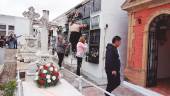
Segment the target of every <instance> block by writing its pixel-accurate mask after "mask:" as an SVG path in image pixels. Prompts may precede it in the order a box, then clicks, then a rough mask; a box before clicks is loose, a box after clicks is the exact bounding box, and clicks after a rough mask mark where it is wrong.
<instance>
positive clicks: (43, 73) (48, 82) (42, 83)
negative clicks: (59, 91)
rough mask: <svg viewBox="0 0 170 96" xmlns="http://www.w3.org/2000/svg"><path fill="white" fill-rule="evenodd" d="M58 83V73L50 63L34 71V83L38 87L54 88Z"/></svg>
mask: <svg viewBox="0 0 170 96" xmlns="http://www.w3.org/2000/svg"><path fill="white" fill-rule="evenodd" d="M58 81H59V72H58V69H57V67H55V66H54V65H53V64H52V63H48V64H45V65H41V66H39V67H38V69H37V71H36V77H35V82H36V83H37V85H38V86H39V87H51V86H56V84H57V82H58Z"/></svg>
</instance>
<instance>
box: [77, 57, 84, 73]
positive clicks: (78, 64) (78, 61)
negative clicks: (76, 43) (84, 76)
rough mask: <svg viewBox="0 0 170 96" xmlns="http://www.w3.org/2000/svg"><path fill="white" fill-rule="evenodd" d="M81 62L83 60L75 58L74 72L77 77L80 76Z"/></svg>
mask: <svg viewBox="0 0 170 96" xmlns="http://www.w3.org/2000/svg"><path fill="white" fill-rule="evenodd" d="M82 60H83V58H81V57H77V72H76V74H77V75H78V76H80V68H81V64H82Z"/></svg>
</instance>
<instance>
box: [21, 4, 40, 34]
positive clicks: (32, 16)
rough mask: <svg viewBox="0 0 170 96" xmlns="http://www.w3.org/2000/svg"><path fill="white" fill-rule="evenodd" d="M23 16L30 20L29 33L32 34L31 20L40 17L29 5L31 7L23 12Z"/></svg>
mask: <svg viewBox="0 0 170 96" xmlns="http://www.w3.org/2000/svg"><path fill="white" fill-rule="evenodd" d="M23 16H24V17H26V18H28V19H29V20H30V32H29V35H30V36H33V28H32V25H33V21H34V20H36V19H38V18H39V17H40V14H38V13H36V12H35V9H34V7H32V6H31V7H29V8H28V11H24V12H23Z"/></svg>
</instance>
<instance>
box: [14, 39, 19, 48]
mask: <svg viewBox="0 0 170 96" xmlns="http://www.w3.org/2000/svg"><path fill="white" fill-rule="evenodd" d="M17 45H18V44H17V41H14V49H17Z"/></svg>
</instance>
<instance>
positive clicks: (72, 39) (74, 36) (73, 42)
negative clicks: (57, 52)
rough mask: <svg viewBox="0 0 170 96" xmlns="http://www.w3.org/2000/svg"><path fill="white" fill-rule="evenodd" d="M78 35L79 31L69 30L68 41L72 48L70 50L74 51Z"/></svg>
mask: <svg viewBox="0 0 170 96" xmlns="http://www.w3.org/2000/svg"><path fill="white" fill-rule="evenodd" d="M80 36H81V33H80V32H71V34H70V39H69V41H70V43H71V47H72V48H71V49H72V52H76V49H77V48H76V47H77V43H78V41H79V39H80Z"/></svg>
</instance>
